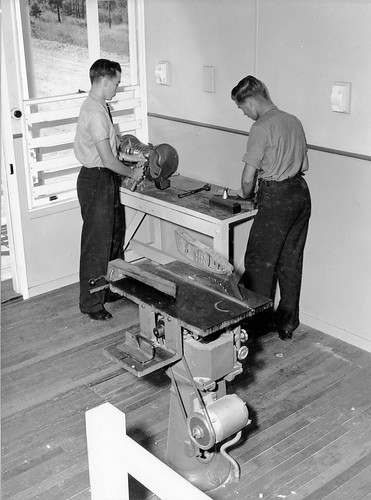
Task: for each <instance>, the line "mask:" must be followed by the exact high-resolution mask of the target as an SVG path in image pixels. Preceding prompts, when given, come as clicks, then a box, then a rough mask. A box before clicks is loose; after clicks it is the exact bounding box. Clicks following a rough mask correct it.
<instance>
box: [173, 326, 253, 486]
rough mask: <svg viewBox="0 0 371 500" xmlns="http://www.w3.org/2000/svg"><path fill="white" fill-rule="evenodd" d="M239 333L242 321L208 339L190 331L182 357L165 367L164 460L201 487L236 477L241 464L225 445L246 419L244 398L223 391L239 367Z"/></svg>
mask: <svg viewBox="0 0 371 500" xmlns="http://www.w3.org/2000/svg"><path fill="white" fill-rule="evenodd" d="M241 335H242V336H243V335H244V332H242V333H241V329H240V327H236V328H235V329H234V330H227V331H225V332H222V333H221V334H220V335H217V336H216V338H215V336H214V338H213V339H212V340H210V341H207V340H206V341H204V340H201V339H198V338H196V339H195V338H194V337H193V336H192V334H190V333H188V334H186V335H185V336H184V339H183V347H184V357H183V359H182V360H181V361H179V362H178V363H176V364H175V365H174V366H173V367H171V368H169V369H168V374H169V376H170V378H171V380H172V386H171V396H170V414H169V430H168V443H167V454H166V458H167V462H168V464H169V465H170V466H171V467H172V468H173V469H174V470H176V471H177V472H179V474H181V475H182V476H183V477H185V478H186V479H188V480H189V481H190V482H191V483H193V484H195V485H196V486H197V487H198V488H199V489H201V490H203V491H212V490H214V489H216V488H218V487H220V486H221V485H224V484H226V483H228V482H230V481H238V480H239V466H238V464H237V462H236V461H235V460H234V459H233V458H232V457H230V456H229V455H228V454H227V452H226V448H227V447H229V446H228V445H229V444H230V445H232V444H234V443H235V442H236V441H238V440H239V439H240V437H241V434H242V433H241V431H242V429H244V428H245V427H246V426H247V425H248V424H249V423H250V420H249V414H248V410H247V408H246V405H245V403H244V402H243V401H242V400H241V399H240V398H239V397H238V396H237V395H236V394H230V395H227V394H226V382H227V381H230V380H232V379H233V378H234V377H235V376H236V375H237V374H239V373H240V372H241V364H240V363H239V361H238V359H237V357H238V350H237V348H236V339H237V338H238V339H240V338H241ZM245 352H246V351H245ZM232 441H233V442H232Z"/></svg>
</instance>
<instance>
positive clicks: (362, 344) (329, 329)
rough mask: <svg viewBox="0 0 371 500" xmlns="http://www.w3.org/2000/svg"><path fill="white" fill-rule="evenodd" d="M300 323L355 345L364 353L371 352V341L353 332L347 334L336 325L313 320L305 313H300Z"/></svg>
mask: <svg viewBox="0 0 371 500" xmlns="http://www.w3.org/2000/svg"><path fill="white" fill-rule="evenodd" d="M300 321H301V323H303V324H304V325H307V326H310V327H311V328H315V329H316V330H320V331H321V332H323V333H326V334H327V335H331V336H332V337H335V338H337V339H339V340H343V341H344V342H347V343H348V344H351V345H354V346H355V347H359V348H360V349H363V350H364V351H367V352H371V340H368V339H365V338H363V337H360V336H359V335H356V334H354V333H352V332H347V331H346V330H342V329H341V328H338V327H336V326H334V325H330V324H329V323H326V322H324V321H321V320H319V319H317V318H313V317H312V316H309V315H308V314H305V313H303V312H301V313H300Z"/></svg>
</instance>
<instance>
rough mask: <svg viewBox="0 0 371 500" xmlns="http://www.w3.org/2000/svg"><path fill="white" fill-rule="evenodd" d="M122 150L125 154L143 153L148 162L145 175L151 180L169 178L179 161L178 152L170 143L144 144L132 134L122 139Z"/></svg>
mask: <svg viewBox="0 0 371 500" xmlns="http://www.w3.org/2000/svg"><path fill="white" fill-rule="evenodd" d="M120 151H122V152H123V153H125V154H138V153H142V154H143V155H144V156H145V157H146V158H147V162H146V165H145V168H144V171H145V177H146V179H148V180H149V181H155V180H156V179H167V178H169V177H170V176H172V175H173V174H174V173H175V172H176V170H177V168H178V163H179V158H178V153H177V152H176V150H175V149H174V148H173V147H172V146H170V144H159V145H158V146H153V145H152V144H143V142H140V140H139V139H138V138H137V137H135V136H134V135H131V134H126V135H123V136H122V137H121V139H120Z"/></svg>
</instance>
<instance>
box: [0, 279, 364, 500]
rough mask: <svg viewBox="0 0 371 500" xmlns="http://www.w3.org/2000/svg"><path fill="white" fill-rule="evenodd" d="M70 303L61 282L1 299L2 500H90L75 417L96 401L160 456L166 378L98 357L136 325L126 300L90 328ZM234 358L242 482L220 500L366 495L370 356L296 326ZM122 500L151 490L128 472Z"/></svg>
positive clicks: (351, 499)
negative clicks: (244, 417) (287, 338)
mask: <svg viewBox="0 0 371 500" xmlns="http://www.w3.org/2000/svg"><path fill="white" fill-rule="evenodd" d="M77 302H78V287H77V285H72V286H69V287H65V288H61V289H59V290H56V291H54V292H51V293H48V294H44V295H41V296H38V297H35V298H32V299H29V300H27V301H23V300H9V301H6V302H4V303H3V304H2V318H1V322H2V336H1V343H2V345H1V363H2V366H1V373H2V377H1V385H2V391H1V393H2V401H1V403H2V411H1V413H2V429H1V430H2V457H1V458H2V499H3V500H36V499H37V500H72V499H73V500H87V499H90V491H89V474H88V466H87V449H86V434H85V412H86V410H88V409H90V408H94V407H96V406H98V405H100V404H102V403H104V402H106V401H109V402H110V403H112V404H113V405H114V406H116V407H117V408H119V409H120V410H121V411H123V412H125V414H126V419H127V432H128V435H129V436H130V437H132V438H133V439H134V440H135V441H137V442H138V443H140V444H141V445H142V446H144V447H145V448H146V449H148V450H149V451H150V452H151V453H153V454H154V455H155V456H157V457H158V458H160V459H161V460H165V452H166V440H167V425H168V422H167V421H168V414H169V397H170V392H169V388H170V380H169V378H168V377H167V376H166V374H165V372H164V370H159V371H158V372H155V373H154V374H152V375H148V376H145V377H142V378H137V377H136V376H135V375H133V374H131V373H129V372H127V371H125V370H124V369H123V368H121V367H120V366H118V365H117V364H115V363H114V362H113V361H111V360H110V359H109V358H108V357H107V356H106V355H105V353H104V349H105V348H106V347H107V346H110V345H112V344H115V343H117V342H118V341H119V340H120V339H121V338H122V335H123V331H126V330H130V331H139V324H138V321H139V320H138V307H137V305H136V304H134V303H132V302H131V301H129V300H125V299H123V300H122V301H118V302H116V303H112V304H109V305H108V306H107V308H108V309H109V310H110V311H111V312H112V313H113V315H114V318H113V320H111V321H109V322H107V323H104V324H101V323H100V322H95V321H92V320H90V319H89V318H88V317H87V316H86V315H82V314H81V313H80V312H79V310H78V307H77ZM244 365H245V366H244V371H243V373H242V374H241V375H240V376H238V377H236V379H235V380H234V381H232V382H231V383H230V384H229V386H228V392H230V393H231V392H235V393H237V394H238V395H239V396H240V397H241V398H242V399H243V400H244V401H246V403H247V407H248V409H249V413H250V418H251V420H252V423H251V425H250V426H248V427H247V428H246V429H245V430H244V433H243V438H242V440H241V442H240V443H238V444H237V445H235V446H234V447H233V449H232V451H230V454H231V456H232V457H233V458H234V459H236V460H237V461H238V463H239V465H240V468H241V479H240V481H239V482H238V483H233V484H230V485H227V486H226V487H225V488H224V490H223V495H222V497H223V500H237V499H239V500H256V499H259V498H263V499H264V500H273V499H277V498H286V499H290V500H301V499H307V500H322V499H326V500H345V499H347V500H361V499H366V498H371V384H370V378H371V354H370V353H367V352H365V351H362V350H361V349H358V348H356V347H354V346H351V345H349V344H346V343H344V342H342V341H340V340H337V339H334V338H332V337H330V336H328V335H325V334H323V333H321V332H319V331H317V330H313V329H310V328H308V327H306V326H305V325H301V326H300V328H299V329H298V331H297V332H296V333H295V336H294V339H293V341H292V342H282V341H280V340H279V339H278V337H277V336H276V335H274V334H268V335H266V336H264V337H261V338H259V339H257V340H254V341H253V340H251V341H249V356H248V357H247V359H246V360H245V362H244ZM130 498H131V499H132V500H149V499H151V500H154V499H155V498H156V497H155V496H154V495H153V494H151V492H149V491H148V490H147V489H146V488H144V487H143V486H141V485H140V484H139V483H138V482H137V481H135V480H134V479H133V478H130ZM102 500H110V499H102ZM174 500H176V492H174Z"/></svg>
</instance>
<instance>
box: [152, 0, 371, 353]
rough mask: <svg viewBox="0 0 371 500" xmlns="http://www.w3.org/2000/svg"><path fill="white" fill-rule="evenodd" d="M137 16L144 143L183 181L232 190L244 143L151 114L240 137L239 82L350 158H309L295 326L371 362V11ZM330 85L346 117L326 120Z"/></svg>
mask: <svg viewBox="0 0 371 500" xmlns="http://www.w3.org/2000/svg"><path fill="white" fill-rule="evenodd" d="M145 17H146V58H147V60H146V67H147V87H148V111H149V114H150V118H149V140H150V141H151V142H153V143H159V142H164V141H166V142H169V143H170V144H172V145H173V146H174V147H175V148H176V149H177V150H178V153H179V156H180V166H179V170H180V172H181V173H182V174H183V175H189V176H192V177H194V178H196V179H199V180H200V181H205V182H206V181H212V182H215V183H218V184H221V185H226V186H227V187H230V188H236V187H238V184H239V179H240V174H241V171H242V166H243V165H242V161H241V158H242V155H243V152H244V148H245V144H246V140H247V138H246V137H245V136H243V135H240V134H238V133H233V131H232V132H231V131H223V130H215V129H212V128H206V127H203V126H198V125H195V124H189V123H182V122H181V121H169V120H165V119H162V118H159V117H154V116H152V117H151V114H158V115H165V116H170V117H175V118H177V119H179V120H189V121H192V122H200V123H201V124H210V125H215V126H219V127H225V128H227V129H235V130H244V131H248V130H249V129H250V126H251V124H252V122H251V121H250V120H248V119H247V118H246V117H244V116H243V115H242V114H241V112H240V111H238V110H237V108H236V107H235V105H234V103H233V102H232V101H231V99H230V90H231V88H232V87H233V86H234V85H235V84H236V83H237V82H238V81H239V80H240V79H241V78H242V77H244V76H246V75H247V74H254V75H256V76H257V77H258V78H260V79H262V80H263V81H265V83H266V84H267V85H268V87H269V89H270V92H271V96H272V98H273V100H274V102H275V103H276V104H277V105H278V106H279V107H281V108H282V109H284V110H286V111H289V112H292V113H294V114H296V115H297V116H298V117H299V118H300V119H301V121H302V122H303V125H304V127H305V130H306V134H307V139H308V143H309V144H310V145H313V146H315V147H317V146H319V147H321V148H331V149H334V150H341V151H345V152H349V153H351V154H352V155H353V154H354V155H353V156H355V157H347V156H342V155H339V154H331V153H328V152H326V151H317V150H314V149H310V152H309V159H310V171H309V173H308V174H307V176H306V179H307V182H308V184H309V187H310V189H311V193H312V198H313V215H312V219H311V224H310V231H309V236H308V243H307V246H306V251H305V263H304V275H303V289H302V299H301V320H302V322H303V323H305V324H308V325H309V326H313V327H315V328H319V329H321V330H322V331H324V332H325V333H329V334H331V335H334V336H336V337H339V338H342V339H343V340H345V341H347V342H349V343H351V344H354V345H357V346H359V347H362V348H364V349H367V350H370V351H371V328H370V326H369V325H370V324H371V307H370V306H371V285H370V276H371V257H370V255H371V229H370V228H371V220H370V219H371V215H370V214H371V197H370V196H369V186H370V185H371V163H370V161H368V160H367V155H370V154H371V142H370V135H371V123H370V120H369V112H368V110H367V106H364V104H363V102H369V101H370V100H371V87H370V85H369V82H370V77H371V31H370V30H369V22H368V20H369V19H371V3H370V2H365V1H363V0H356V1H350V0H336V1H335V0H326V1H324V2H317V1H313V0H300V1H297V0H296V1H294V0H291V1H290V0H282V1H280V2H275V1H274V0H268V1H264V2H262V1H259V0H233V2H230V1H227V0H203V1H202V2H200V1H197V0H187V1H184V0H158V1H156V2H152V1H150V0H145ZM160 61H167V62H168V63H169V69H170V80H169V85H167V86H161V85H157V84H156V82H155V74H154V68H155V64H156V63H157V62H160ZM205 65H206V66H214V67H215V92H214V93H209V92H204V91H203V76H202V67H203V66H205ZM335 81H350V82H351V83H352V102H351V113H350V114H349V115H345V114H339V113H334V112H333V111H332V110H331V101H330V95H331V87H332V85H333V83H335ZM357 155H358V156H360V155H363V156H364V157H365V159H359V158H357ZM242 240H243V238H242ZM243 251H244V248H243V245H242V246H241V248H237V249H236V251H235V253H237V254H238V255H240V256H241V255H242V254H243Z"/></svg>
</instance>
